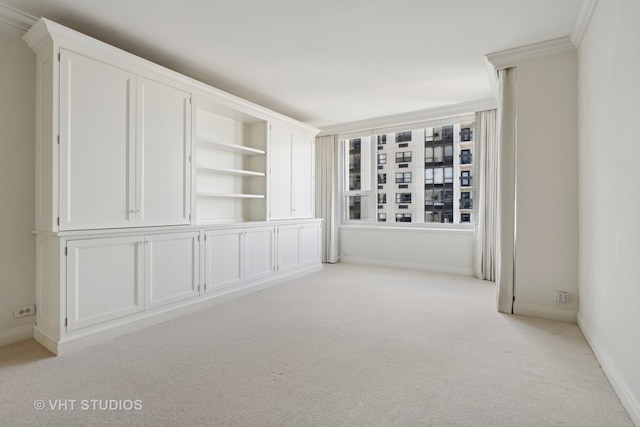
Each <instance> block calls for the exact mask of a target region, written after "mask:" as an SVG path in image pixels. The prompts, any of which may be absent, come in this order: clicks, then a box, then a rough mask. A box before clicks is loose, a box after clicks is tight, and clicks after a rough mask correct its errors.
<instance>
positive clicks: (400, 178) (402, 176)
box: [396, 172, 411, 184]
mask: <svg viewBox="0 0 640 427" xmlns="http://www.w3.org/2000/svg"><path fill="white" fill-rule="evenodd" d="M410 182H411V172H398V173H396V184H406V183H410Z"/></svg>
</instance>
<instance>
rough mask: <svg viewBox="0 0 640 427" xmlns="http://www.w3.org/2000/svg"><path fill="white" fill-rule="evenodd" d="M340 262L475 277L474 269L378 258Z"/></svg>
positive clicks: (358, 258) (355, 258)
mask: <svg viewBox="0 0 640 427" xmlns="http://www.w3.org/2000/svg"><path fill="white" fill-rule="evenodd" d="M340 262H343V263H345V264H358V265H371V266H375V267H388V268H398V269H401V270H412V271H426V272H428V273H441V274H454V275H456V276H466V277H474V274H473V268H465V267H452V266H448V265H437V264H418V263H411V262H397V261H388V260H384V259H378V258H375V259H374V258H360V257H352V256H349V255H344V256H343V257H342V258H340Z"/></svg>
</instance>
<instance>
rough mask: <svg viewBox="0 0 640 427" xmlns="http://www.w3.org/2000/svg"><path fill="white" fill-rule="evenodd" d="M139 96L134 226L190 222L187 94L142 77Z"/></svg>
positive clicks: (189, 150) (189, 145)
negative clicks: (135, 215) (136, 224)
mask: <svg viewBox="0 0 640 427" xmlns="http://www.w3.org/2000/svg"><path fill="white" fill-rule="evenodd" d="M137 94H138V121H137V135H138V138H137V156H136V158H137V159H138V161H137V163H138V167H137V177H136V181H137V185H136V195H137V203H136V211H138V213H137V219H138V223H139V224H141V225H171V224H189V223H190V219H189V214H190V211H191V202H190V191H191V189H190V187H191V186H190V183H191V167H190V163H189V156H190V154H191V102H190V99H191V95H190V94H189V93H186V92H183V91H181V90H178V89H175V88H173V87H170V86H167V85H164V84H162V83H158V82H155V81H152V80H148V79H143V78H141V77H138V89H137Z"/></svg>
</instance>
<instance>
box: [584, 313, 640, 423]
mask: <svg viewBox="0 0 640 427" xmlns="http://www.w3.org/2000/svg"><path fill="white" fill-rule="evenodd" d="M578 327H579V328H580V330H581V331H582V335H584V337H585V339H586V340H587V342H588V343H589V345H590V346H591V350H593V354H594V355H595V356H596V359H598V362H599V363H600V366H601V367H602V370H603V371H604V374H605V375H606V376H607V379H608V380H609V382H610V383H611V386H612V387H613V389H614V390H615V392H616V394H617V395H618V398H619V399H620V401H621V402H622V406H624V408H625V409H626V410H627V413H628V414H629V417H630V418H631V421H632V422H633V423H634V424H635V425H637V426H640V397H639V396H634V395H633V392H632V391H631V389H630V388H629V386H627V383H626V381H625V380H624V377H623V376H622V375H621V374H620V372H619V371H618V369H617V368H616V366H615V364H614V363H613V362H612V361H611V359H610V358H609V356H608V355H607V352H606V351H605V349H604V348H603V347H602V345H601V344H600V343H599V342H598V341H597V340H596V339H595V337H594V336H593V333H592V329H591V327H590V326H589V324H588V323H587V321H586V319H585V318H584V316H582V313H578Z"/></svg>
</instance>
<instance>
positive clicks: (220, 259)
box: [205, 230, 242, 293]
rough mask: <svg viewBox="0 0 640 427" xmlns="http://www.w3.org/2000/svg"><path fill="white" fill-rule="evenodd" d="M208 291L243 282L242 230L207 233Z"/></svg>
mask: <svg viewBox="0 0 640 427" xmlns="http://www.w3.org/2000/svg"><path fill="white" fill-rule="evenodd" d="M206 243H207V244H206V252H205V257H206V261H205V262H206V273H205V283H206V285H207V290H206V291H207V293H209V292H212V291H215V290H219V289H223V288H226V287H229V286H233V285H236V284H238V283H241V282H242V231H241V230H225V231H210V232H207V233H206Z"/></svg>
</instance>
